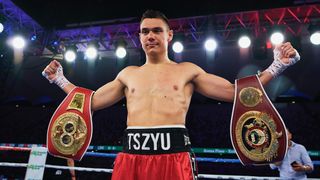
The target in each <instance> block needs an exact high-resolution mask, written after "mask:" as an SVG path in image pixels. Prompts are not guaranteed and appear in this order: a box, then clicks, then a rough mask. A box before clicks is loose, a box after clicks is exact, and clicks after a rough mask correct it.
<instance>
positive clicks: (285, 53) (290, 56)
mask: <svg viewBox="0 0 320 180" xmlns="http://www.w3.org/2000/svg"><path fill="white" fill-rule="evenodd" d="M273 56H274V60H273V62H272V64H271V65H270V66H269V67H268V68H267V69H266V71H267V72H269V73H270V74H271V75H272V76H273V77H276V76H278V75H279V74H280V73H282V72H283V71H284V70H285V69H287V67H289V66H291V65H293V64H295V63H296V62H298V61H299V60H300V55H299V53H298V52H297V50H295V49H294V48H293V47H292V45H291V43H290V42H286V43H284V44H280V45H277V46H276V47H275V49H274V50H273Z"/></svg>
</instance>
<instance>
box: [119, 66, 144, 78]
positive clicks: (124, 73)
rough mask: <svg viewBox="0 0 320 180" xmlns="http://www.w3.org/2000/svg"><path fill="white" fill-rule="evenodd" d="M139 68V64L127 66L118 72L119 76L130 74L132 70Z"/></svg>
mask: <svg viewBox="0 0 320 180" xmlns="http://www.w3.org/2000/svg"><path fill="white" fill-rule="evenodd" d="M139 68H140V67H139V66H127V67H125V68H124V69H122V70H121V71H120V72H119V73H118V76H117V77H120V78H121V77H125V76H128V74H131V73H132V72H134V71H136V70H137V69H139Z"/></svg>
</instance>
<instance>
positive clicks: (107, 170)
mask: <svg viewBox="0 0 320 180" xmlns="http://www.w3.org/2000/svg"><path fill="white" fill-rule="evenodd" d="M0 166H9V167H28V163H9V162H0ZM45 167H46V168H52V169H73V170H76V171H88V172H106V173H112V169H103V168H88V167H69V166H57V165H50V164H46V165H45Z"/></svg>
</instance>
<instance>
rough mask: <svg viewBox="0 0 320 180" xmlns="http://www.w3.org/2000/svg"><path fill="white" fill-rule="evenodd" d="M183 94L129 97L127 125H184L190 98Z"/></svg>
mask: <svg viewBox="0 0 320 180" xmlns="http://www.w3.org/2000/svg"><path fill="white" fill-rule="evenodd" d="M181 94H183V93H181ZM181 94H180V95H178V94H176V93H175V94H174V95H163V94H152V95H144V96H140V97H139V96H135V97H127V109H128V119H127V125H128V126H162V125H184V124H185V118H186V114H187V111H188V107H189V103H190V97H189V98H186V97H184V96H183V95H181Z"/></svg>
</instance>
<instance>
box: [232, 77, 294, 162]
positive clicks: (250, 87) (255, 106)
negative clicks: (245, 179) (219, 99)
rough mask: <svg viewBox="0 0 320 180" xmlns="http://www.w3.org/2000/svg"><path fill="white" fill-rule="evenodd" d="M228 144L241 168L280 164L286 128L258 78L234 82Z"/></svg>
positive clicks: (285, 143) (285, 146) (285, 148)
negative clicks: (230, 142)
mask: <svg viewBox="0 0 320 180" xmlns="http://www.w3.org/2000/svg"><path fill="white" fill-rule="evenodd" d="M235 84H236V87H235V93H236V94H235V98H234V104H233V110H232V117H231V124H230V130H231V132H230V133H231V141H232V145H233V148H234V149H235V151H236V153H237V156H238V158H239V159H240V161H241V163H242V164H243V165H263V164H270V163H274V162H277V161H282V160H283V158H284V156H285V155H286V152H287V148H288V140H287V133H286V127H285V124H284V123H283V121H282V119H281V117H280V115H279V113H278V112H277V110H276V109H275V108H274V106H273V105H272V103H271V101H270V100H269V98H268V96H267V94H266V92H265V91H264V89H263V87H262V85H261V82H260V80H259V78H258V77H257V76H249V77H245V78H242V79H237V80H236V83H235Z"/></svg>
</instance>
